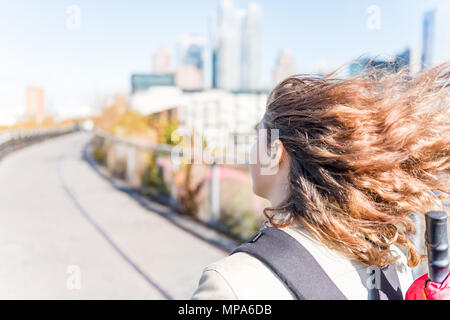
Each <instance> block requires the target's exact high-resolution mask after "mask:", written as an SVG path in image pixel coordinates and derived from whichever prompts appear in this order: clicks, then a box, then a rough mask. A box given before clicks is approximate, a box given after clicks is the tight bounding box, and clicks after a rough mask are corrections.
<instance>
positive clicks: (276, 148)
mask: <svg viewBox="0 0 450 320" xmlns="http://www.w3.org/2000/svg"><path fill="white" fill-rule="evenodd" d="M285 154H286V150H285V149H284V146H283V143H282V142H281V140H280V139H276V140H275V141H274V142H273V143H272V145H271V148H270V157H269V163H268V165H267V166H265V167H264V170H263V171H262V174H264V175H274V174H277V173H278V170H279V168H280V166H281V163H282V161H283V159H284V158H285Z"/></svg>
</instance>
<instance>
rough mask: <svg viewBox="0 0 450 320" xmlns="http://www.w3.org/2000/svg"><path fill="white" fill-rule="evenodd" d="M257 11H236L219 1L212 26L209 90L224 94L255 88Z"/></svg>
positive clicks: (256, 7)
mask: <svg viewBox="0 0 450 320" xmlns="http://www.w3.org/2000/svg"><path fill="white" fill-rule="evenodd" d="M260 20H261V8H260V7H259V5H257V4H250V5H249V8H248V10H244V9H237V8H235V7H234V5H233V1H232V0H222V1H221V4H220V7H219V11H218V13H217V15H216V16H215V17H214V18H213V25H212V47H213V48H212V50H213V52H212V63H213V66H212V76H213V79H212V86H213V88H221V89H226V90H246V91H247V90H256V89H258V88H259V67H260V66H259V64H260V58H259V52H260V23H261V21H260Z"/></svg>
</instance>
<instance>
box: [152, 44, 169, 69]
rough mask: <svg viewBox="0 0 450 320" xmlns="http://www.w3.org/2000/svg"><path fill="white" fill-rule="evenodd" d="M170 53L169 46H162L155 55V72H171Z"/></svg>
mask: <svg viewBox="0 0 450 320" xmlns="http://www.w3.org/2000/svg"><path fill="white" fill-rule="evenodd" d="M170 72H171V70H170V53H169V50H167V48H161V49H159V51H158V52H157V53H155V55H154V56H153V73H155V74H168V73H170Z"/></svg>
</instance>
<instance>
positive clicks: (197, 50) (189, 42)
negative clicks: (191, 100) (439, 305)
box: [175, 34, 204, 90]
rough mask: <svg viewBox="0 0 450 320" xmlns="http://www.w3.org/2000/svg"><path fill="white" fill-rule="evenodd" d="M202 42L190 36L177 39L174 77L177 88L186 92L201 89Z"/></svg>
mask: <svg viewBox="0 0 450 320" xmlns="http://www.w3.org/2000/svg"><path fill="white" fill-rule="evenodd" d="M203 47H204V45H203V40H202V39H201V38H199V37H198V36H195V35H192V34H183V35H181V37H180V38H179V39H178V43H177V51H178V67H177V72H176V76H175V81H176V84H177V86H179V87H180V88H182V89H186V90H199V89H202V88H203Z"/></svg>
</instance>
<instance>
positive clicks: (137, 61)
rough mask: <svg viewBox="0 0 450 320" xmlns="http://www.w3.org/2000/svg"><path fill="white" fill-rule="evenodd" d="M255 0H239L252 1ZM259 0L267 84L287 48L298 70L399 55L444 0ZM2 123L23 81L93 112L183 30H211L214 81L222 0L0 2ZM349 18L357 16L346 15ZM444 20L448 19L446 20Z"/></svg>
mask: <svg viewBox="0 0 450 320" xmlns="http://www.w3.org/2000/svg"><path fill="white" fill-rule="evenodd" d="M251 2H255V1H238V0H236V1H234V5H235V7H239V8H247V7H248V5H249V4H250V3H251ZM257 3H258V4H259V5H260V6H261V8H262V12H263V14H262V22H261V28H262V30H261V37H262V39H261V77H260V78H261V85H262V86H264V87H270V86H271V85H272V75H273V70H274V68H275V66H276V62H277V58H278V56H279V54H280V52H281V50H283V49H285V48H287V49H289V50H290V51H291V52H292V53H293V58H294V61H295V64H296V67H297V71H298V72H305V73H308V72H317V71H320V70H322V69H330V68H334V67H337V66H339V65H342V64H344V63H346V62H348V61H350V60H352V59H355V58H357V57H359V56H361V55H364V54H367V55H371V56H386V55H391V56H393V55H395V54H397V53H398V52H401V51H403V50H404V49H405V48H406V47H411V48H412V49H413V50H421V47H422V24H423V16H424V13H425V12H426V11H429V10H430V9H432V8H434V7H435V6H437V5H438V4H442V3H444V1H438V0H436V1H429V2H427V3H423V2H421V1H415V2H414V5H410V2H409V1H396V2H395V4H393V3H391V2H388V1H375V2H373V1H358V2H356V1H343V2H341V3H339V4H336V3H335V2H332V1H327V2H322V3H316V4H311V3H308V2H292V3H287V4H286V5H285V6H284V7H282V6H277V5H276V3H275V2H273V1H264V0H263V1H257ZM0 4H1V7H2V10H1V13H0V21H1V22H0V36H1V37H0V39H1V40H0V41H1V42H2V46H3V48H5V49H4V50H2V52H1V53H0V67H1V68H0V69H1V70H3V72H2V73H1V74H0V84H1V86H0V94H2V100H3V101H4V104H5V105H4V106H2V108H1V110H0V123H6V122H10V121H11V119H12V118H13V117H17V116H18V115H20V114H23V113H24V109H25V89H26V88H27V87H42V88H43V89H44V90H45V92H46V110H48V111H49V114H53V115H56V116H57V115H58V114H59V115H61V116H62V117H67V116H71V115H83V114H89V113H90V112H91V111H92V110H93V108H95V107H97V106H98V104H99V101H100V100H101V99H103V98H104V97H105V96H109V95H112V94H115V93H117V92H122V93H126V94H128V93H129V92H130V91H131V90H130V84H129V77H130V75H131V74H132V73H133V72H148V71H151V70H152V69H153V65H152V63H151V59H152V57H153V54H154V53H155V52H156V51H157V50H158V48H161V47H167V48H168V49H169V52H170V54H171V56H172V57H176V54H175V52H176V50H175V48H176V43H177V38H178V37H179V36H180V35H181V34H182V33H185V32H188V33H192V34H195V35H198V36H199V37H201V38H203V39H205V40H206V41H205V48H204V50H205V53H206V54H205V60H204V79H206V80H205V82H208V81H210V79H211V78H212V77H211V57H209V56H208V55H209V52H211V51H212V50H211V43H210V29H211V20H212V14H213V13H214V12H215V11H216V10H217V7H218V6H219V4H220V2H219V1H195V2H191V3H189V4H187V3H183V2H176V1H168V2H167V3H159V2H158V3H156V2H142V1H134V2H132V3H125V2H123V3H119V2H118V3H114V4H110V3H109V2H108V3H107V2H102V1H99V2H96V3H95V4H93V3H89V2H87V1H78V2H77V3H75V4H74V3H70V2H68V1H62V2H54V1H42V2H40V3H39V4H37V3H25V2H16V3H14V4H11V3H8V4H7V3H6V1H1V2H0ZM71 5H76V6H78V7H79V9H80V12H81V17H80V21H79V22H80V26H79V28H78V29H77V27H76V24H75V27H70V25H69V21H68V17H70V14H71V13H70V12H71V11H70V10H69V11H68V8H69V7H70V6H71ZM371 5H376V6H377V8H378V9H379V11H380V21H381V25H380V26H379V29H377V28H376V26H375V28H372V29H371V28H370V26H369V25H368V23H367V22H368V18H369V17H370V13H368V11H367V9H368V8H369V7H370V6H371ZM350 18H351V19H350ZM445 23H448V21H447V22H445Z"/></svg>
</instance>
